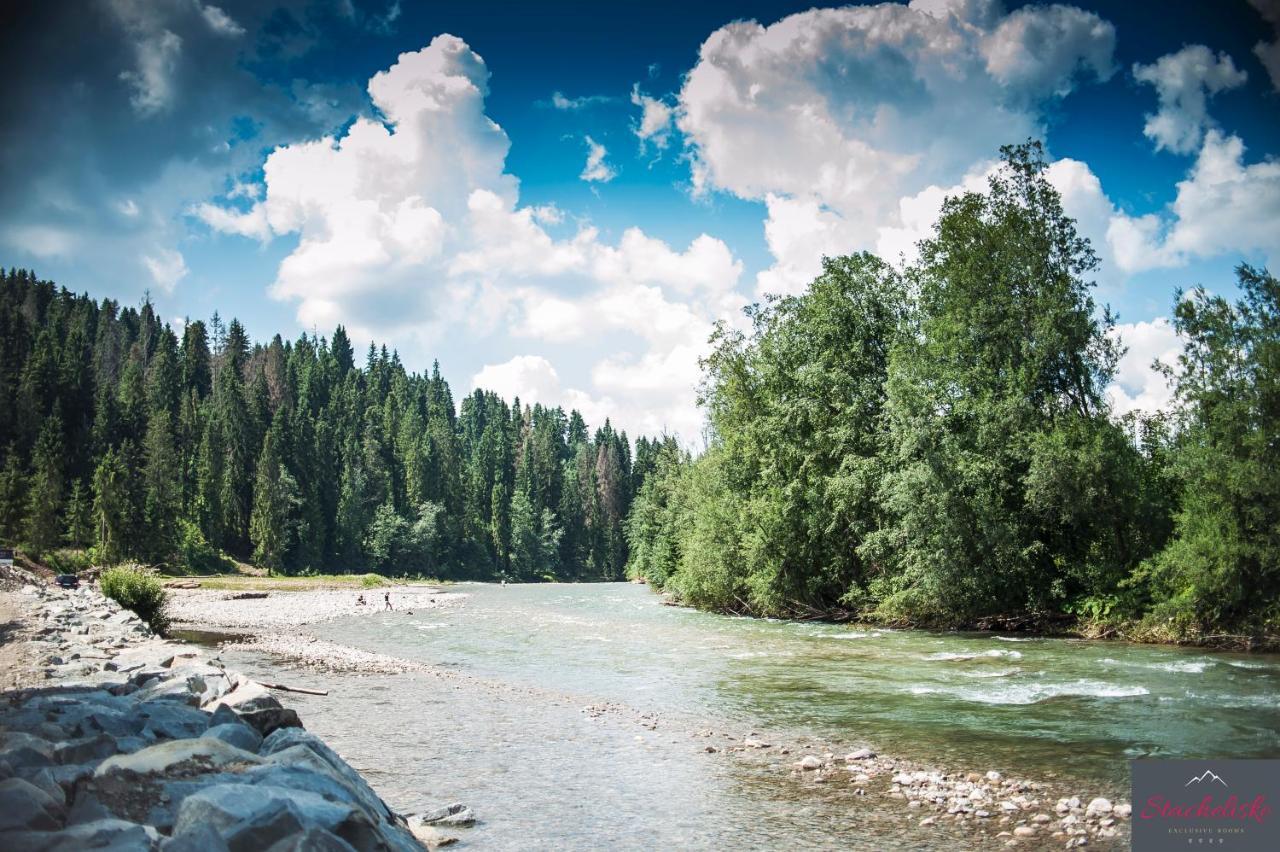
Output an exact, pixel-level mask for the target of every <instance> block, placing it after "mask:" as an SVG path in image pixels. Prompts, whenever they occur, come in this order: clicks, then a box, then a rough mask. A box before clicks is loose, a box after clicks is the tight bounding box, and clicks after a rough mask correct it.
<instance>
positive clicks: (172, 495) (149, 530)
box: [138, 359, 182, 562]
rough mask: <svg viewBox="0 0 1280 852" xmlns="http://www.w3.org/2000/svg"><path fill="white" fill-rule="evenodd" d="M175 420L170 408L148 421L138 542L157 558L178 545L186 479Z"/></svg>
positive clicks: (163, 557) (161, 558) (168, 554)
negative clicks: (175, 435) (176, 443)
mask: <svg viewBox="0 0 1280 852" xmlns="http://www.w3.org/2000/svg"><path fill="white" fill-rule="evenodd" d="M158 360H159V359H157V361H158ZM171 423H172V418H171V417H170V415H169V412H168V411H167V410H164V409H161V410H157V411H156V412H154V413H153V414H152V415H151V420H150V422H149V423H148V425H147V437H146V442H145V445H144V451H145V453H146V459H147V460H146V467H145V468H144V470H143V488H144V489H145V497H144V502H143V519H144V522H145V523H144V525H143V529H142V540H141V541H140V542H138V546H139V548H140V550H141V552H142V555H143V556H144V557H145V558H146V559H148V560H149V561H153V562H165V561H168V560H170V559H172V558H173V556H174V554H175V553H176V552H177V549H178V519H179V518H180V517H181V512H182V493H181V487H182V481H181V477H180V469H179V463H178V454H177V451H176V450H175V449H174V442H173V430H172V427H171V425H170V424H171Z"/></svg>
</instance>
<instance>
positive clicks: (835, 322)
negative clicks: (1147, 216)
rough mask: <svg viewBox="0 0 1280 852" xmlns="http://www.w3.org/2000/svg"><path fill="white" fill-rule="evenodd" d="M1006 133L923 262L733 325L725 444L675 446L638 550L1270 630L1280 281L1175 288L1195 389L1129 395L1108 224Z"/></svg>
mask: <svg viewBox="0 0 1280 852" xmlns="http://www.w3.org/2000/svg"><path fill="white" fill-rule="evenodd" d="M1003 155H1004V168H1003V169H1002V170H1001V171H1000V172H999V173H998V174H997V175H996V176H995V177H993V178H992V179H991V181H990V186H989V188H988V191H987V192H986V193H966V194H964V195H961V196H959V197H954V198H951V199H949V200H948V201H947V202H946V203H945V205H944V207H943V210H942V214H941V218H940V220H939V221H938V223H937V225H936V226H935V229H934V231H933V233H932V235H931V236H930V237H929V238H927V239H925V240H924V241H923V242H922V243H921V245H920V255H919V259H918V260H917V261H916V262H914V263H913V264H911V265H909V267H908V268H906V269H905V270H904V271H896V270H895V269H894V268H893V267H891V266H889V265H888V264H886V263H884V262H882V261H881V260H879V259H877V258H875V257H873V256H871V255H867V254H862V255H856V256H852V257H844V258H838V259H828V260H826V261H825V262H824V267H823V272H822V274H821V275H820V276H819V277H818V278H817V280H815V281H814V282H813V283H812V285H811V286H810V287H809V288H808V291H807V292H806V293H804V294H803V295H800V296H796V297H789V298H781V299H775V300H770V301H768V302H767V303H766V304H765V305H763V306H758V307H756V308H754V309H752V310H751V311H750V318H751V320H752V321H753V324H754V328H753V329H752V331H751V333H750V334H746V335H744V334H741V333H738V332H735V331H732V330H730V329H729V328H728V327H721V328H720V329H719V331H718V332H717V334H716V336H715V338H714V341H713V342H714V344H715V345H714V351H713V353H712V354H711V355H710V357H709V358H708V359H707V360H706V361H705V362H704V365H703V366H704V373H705V382H704V386H703V388H702V398H703V403H704V405H705V407H706V410H707V413H708V416H709V419H710V425H711V430H712V439H711V443H710V446H709V448H708V449H707V451H706V452H705V453H704V454H702V455H701V456H700V457H699V458H697V459H691V458H689V457H688V456H686V455H684V454H682V453H681V452H679V450H678V449H677V448H675V447H663V448H662V449H661V451H660V453H659V460H658V464H657V471H656V473H655V474H653V475H651V476H649V477H647V478H646V481H645V482H644V483H643V484H642V485H641V486H640V488H639V491H638V492H637V495H636V499H635V503H634V506H633V508H632V511H631V515H630V517H629V519H628V524H627V534H628V538H629V541H630V543H631V561H630V564H629V570H630V571H631V572H632V573H633V574H636V575H640V576H643V577H644V578H646V579H648V580H649V581H650V582H651V583H653V584H654V585H655V586H657V587H660V588H666V589H668V590H670V591H672V592H673V593H674V594H675V595H676V596H677V597H679V598H680V599H682V600H684V601H686V602H688V603H691V604H694V605H697V606H700V607H705V608H710V609H717V610H728V611H735V612H745V613H755V614H763V615H781V616H803V615H809V614H832V613H836V612H840V613H844V614H847V615H850V616H855V617H862V618H869V619H874V620H877V621H882V622H889V623H898V624H913V625H934V626H982V625H989V626H1001V627H1005V628H1007V627H1010V626H1015V627H1016V626H1025V627H1029V628H1039V629H1043V628H1045V627H1049V626H1054V625H1063V624H1066V623H1075V622H1083V623H1085V624H1087V625H1089V626H1091V627H1092V628H1093V629H1094V630H1095V631H1097V632H1099V633H1102V632H1111V631H1117V630H1118V631H1120V632H1122V633H1124V634H1125V635H1130V636H1135V637H1139V638H1154V639H1161V640H1170V639H1193V640H1195V639H1201V640H1208V641H1215V642H1220V643H1223V644H1240V645H1248V644H1251V643H1253V640H1255V639H1257V638H1258V637H1262V638H1263V640H1264V642H1265V643H1268V644H1271V645H1275V644H1276V643H1277V641H1278V640H1277V637H1276V634H1278V633H1280V284H1277V281H1276V279H1275V278H1274V277H1272V276H1271V275H1270V274H1268V273H1267V272H1265V271H1259V270H1256V269H1253V268H1250V267H1248V266H1241V267H1240V268H1239V269H1238V270H1237V272H1238V278H1239V286H1240V289H1241V292H1242V294H1243V296H1242V298H1241V299H1240V300H1239V301H1238V302H1234V303H1233V302H1231V301H1228V300H1227V299H1224V298H1221V297H1219V296H1214V295H1211V294H1209V293H1207V292H1205V291H1204V290H1202V289H1196V290H1193V291H1191V292H1189V293H1185V294H1184V293H1178V294H1177V295H1176V296H1175V299H1174V323H1175V325H1176V327H1177V330H1178V331H1179V332H1180V334H1181V335H1182V336H1183V339H1184V340H1185V351H1184V352H1183V354H1182V356H1181V357H1180V358H1179V362H1178V363H1177V364H1176V365H1170V366H1171V367H1172V370H1171V377H1172V379H1173V381H1174V383H1175V386H1176V391H1177V394H1176V410H1175V411H1173V412H1172V413H1169V414H1164V415H1154V416H1126V417H1124V418H1116V417H1115V416H1113V414H1112V412H1111V410H1110V408H1109V405H1108V402H1107V400H1106V398H1105V396H1104V391H1105V388H1106V387H1107V386H1108V384H1109V383H1110V382H1111V380H1112V377H1113V376H1114V374H1115V370H1116V364H1117V360H1118V358H1119V356H1120V355H1121V354H1122V353H1121V351H1120V349H1119V348H1118V346H1117V345H1116V343H1115V342H1114V340H1113V338H1112V337H1111V336H1109V334H1108V332H1109V331H1110V329H1111V328H1112V326H1113V319H1112V317H1111V316H1110V314H1109V312H1106V311H1104V312H1102V313H1101V314H1100V313H1099V312H1098V311H1097V310H1096V309H1095V305H1094V303H1093V301H1092V298H1091V296H1090V291H1091V288H1092V284H1091V282H1089V281H1088V276H1089V274H1090V273H1091V272H1092V271H1093V270H1094V269H1095V268H1096V267H1097V259H1096V257H1095V254H1094V252H1093V249H1092V248H1091V247H1090V244H1089V242H1088V241H1087V240H1086V239H1084V238H1082V237H1081V236H1080V235H1079V234H1078V233H1077V231H1076V227H1075V223H1074V222H1073V221H1072V220H1071V219H1070V218H1069V217H1067V216H1066V215H1065V214H1064V213H1063V210H1062V205H1061V201H1060V198H1059V195H1058V193H1057V192H1056V191H1055V190H1054V189H1053V187H1052V186H1051V185H1050V184H1049V183H1048V181H1047V180H1046V178H1045V165H1046V164H1045V162H1044V158H1043V152H1042V150H1041V148H1040V146H1039V145H1038V144H1036V143H1028V144H1025V145H1021V146H1017V147H1009V148H1005V149H1003ZM1267 637H1269V638H1267Z"/></svg>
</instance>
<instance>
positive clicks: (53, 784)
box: [18, 766, 67, 808]
mask: <svg viewBox="0 0 1280 852" xmlns="http://www.w3.org/2000/svg"><path fill="white" fill-rule="evenodd" d="M18 777H19V778H22V779H23V780H24V781H29V782H31V784H32V785H34V786H36V787H39V788H40V789H41V790H43V791H44V792H45V793H47V794H48V795H49V798H51V799H53V800H54V801H55V802H57V803H58V805H59V806H60V807H63V808H65V807H66V805H67V792H66V790H64V789H62V785H61V784H59V783H58V780H57V779H56V778H54V777H53V769H52V768H50V767H48V766H45V767H42V768H40V769H27V770H24V771H23V772H22V773H21V774H19V775H18Z"/></svg>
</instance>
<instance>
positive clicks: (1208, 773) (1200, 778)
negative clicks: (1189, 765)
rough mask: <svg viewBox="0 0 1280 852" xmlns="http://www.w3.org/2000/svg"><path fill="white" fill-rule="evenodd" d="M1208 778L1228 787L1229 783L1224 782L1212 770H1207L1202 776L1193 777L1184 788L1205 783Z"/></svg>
mask: <svg viewBox="0 0 1280 852" xmlns="http://www.w3.org/2000/svg"><path fill="white" fill-rule="evenodd" d="M1206 778H1207V779H1209V780H1210V781H1217V782H1218V783H1219V784H1221V785H1222V786H1223V787H1225V786H1227V782H1226V781H1223V780H1222V778H1221V777H1219V776H1218V775H1217V774H1216V773H1215V772H1214V771H1213V770H1212V769H1206V770H1205V771H1204V772H1202V773H1201V774H1199V775H1194V776H1192V778H1191V780H1190V781H1188V782H1187V783H1186V784H1183V785H1182V786H1183V787H1190V786H1191V785H1192V784H1199V783H1200V782H1201V781H1204V780H1205V779H1206Z"/></svg>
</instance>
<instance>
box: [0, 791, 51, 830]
mask: <svg viewBox="0 0 1280 852" xmlns="http://www.w3.org/2000/svg"><path fill="white" fill-rule="evenodd" d="M65 814H66V805H65V803H63V802H59V801H57V800H55V799H54V798H53V797H52V796H50V795H49V794H48V793H46V792H45V791H44V790H41V789H40V788H39V787H37V786H36V785H34V784H32V783H31V782H30V781H26V780H23V779H22V778H6V779H5V780H3V781H0V832H6V831H14V830H24V829H25V830H34V831H41V830H49V829H55V828H60V827H61V826H62V818H63V817H64V816H65Z"/></svg>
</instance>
